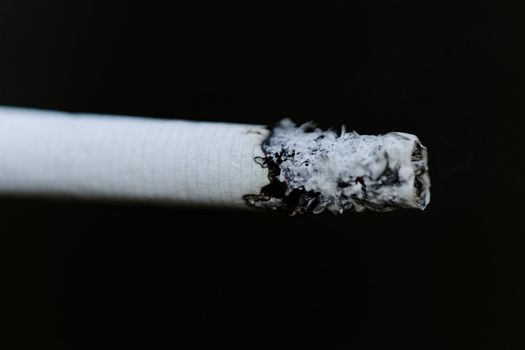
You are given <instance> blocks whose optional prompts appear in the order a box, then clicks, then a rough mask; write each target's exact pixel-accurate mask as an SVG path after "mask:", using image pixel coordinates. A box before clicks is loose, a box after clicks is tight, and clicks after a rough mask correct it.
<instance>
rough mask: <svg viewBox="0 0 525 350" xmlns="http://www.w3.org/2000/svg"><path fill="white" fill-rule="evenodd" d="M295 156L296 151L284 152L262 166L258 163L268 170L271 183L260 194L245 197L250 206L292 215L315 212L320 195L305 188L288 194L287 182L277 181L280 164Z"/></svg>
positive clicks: (276, 154) (265, 159)
mask: <svg viewBox="0 0 525 350" xmlns="http://www.w3.org/2000/svg"><path fill="white" fill-rule="evenodd" d="M263 150H264V147H263ZM294 156H295V151H293V152H292V153H290V154H287V153H286V152H285V151H284V150H283V151H281V152H280V153H275V154H274V155H272V156H267V157H266V158H264V161H263V163H262V164H261V163H260V162H257V163H258V164H260V165H261V166H263V167H264V168H268V179H269V180H270V183H269V184H268V185H266V186H264V187H263V188H262V189H261V192H260V193H259V194H248V195H245V196H244V197H243V199H244V200H245V201H246V203H247V204H248V205H249V206H251V207H256V208H265V209H268V210H283V211H285V212H287V213H289V214H291V215H294V214H306V213H310V212H314V211H315V208H317V206H318V204H319V203H320V193H318V192H314V191H306V190H305V189H304V188H299V189H297V188H296V189H293V190H292V191H290V192H289V193H288V194H287V190H288V186H287V185H286V183H285V182H282V181H279V180H278V179H277V177H278V176H279V175H280V173H281V169H280V168H279V164H281V163H282V162H283V160H284V159H288V158H293V157H294Z"/></svg>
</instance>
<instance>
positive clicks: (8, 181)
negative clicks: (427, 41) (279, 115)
mask: <svg viewBox="0 0 525 350" xmlns="http://www.w3.org/2000/svg"><path fill="white" fill-rule="evenodd" d="M307 129H308V130H307ZM426 157H427V156H426V148H425V147H423V146H422V145H421V143H420V142H419V140H418V139H417V137H415V136H414V135H409V134H404V133H389V134H386V135H382V136H366V135H365V136H361V135H358V134H356V133H346V132H344V130H343V131H342V132H341V134H339V135H338V134H336V133H335V132H333V131H322V130H319V129H315V128H313V127H311V125H303V126H300V127H297V126H295V124H293V123H291V122H290V121H286V120H285V121H283V122H281V123H280V124H279V125H277V126H275V127H274V128H273V129H272V128H267V127H265V126H260V125H244V124H233V123H211V122H192V121H180V120H159V119H152V118H139V117H124V116H103V115H95V114H72V113H65V112H55V111H39V110H31V109H22V108H8V107H0V193H4V194H11V195H23V194H31V195H45V196H60V197H64V196H65V197H77V198H87V199H89V198H94V199H110V200H122V199H124V200H135V201H151V202H165V203H174V204H179V205H195V206H221V207H238V208H248V207H255V208H266V209H271V210H285V211H288V212H289V213H291V214H297V213H299V214H304V213H310V212H313V213H319V212H322V211H323V210H328V211H331V212H333V213H341V212H343V211H347V210H352V211H361V210H364V209H370V210H377V211H386V210H391V209H394V208H419V209H424V208H425V206H426V205H427V204H428V202H429V200H430V192H429V186H430V180H429V178H428V172H427V170H428V166H427V159H426Z"/></svg>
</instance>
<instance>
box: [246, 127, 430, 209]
mask: <svg viewBox="0 0 525 350" xmlns="http://www.w3.org/2000/svg"><path fill="white" fill-rule="evenodd" d="M262 149H263V151H264V154H265V158H262V159H256V161H257V162H258V163H259V164H260V165H261V166H263V167H267V168H268V171H269V179H270V184H269V185H267V186H265V187H264V188H262V189H261V193H259V194H251V195H246V196H245V197H244V198H245V200H246V201H247V203H248V205H250V206H253V207H258V208H266V209H271V210H286V211H288V212H290V213H291V214H292V215H293V214H305V213H320V212H322V211H324V210H328V211H330V212H332V213H334V214H340V213H343V212H344V211H356V212H360V211H363V210H365V209H369V210H374V211H389V210H392V209H396V208H418V209H424V208H425V207H426V205H427V204H428V202H429V201H430V191H429V187H430V180H429V176H428V166H427V152H426V148H425V147H424V146H423V145H422V144H421V142H419V140H418V138H417V137H416V136H414V135H411V134H406V133H400V132H392V133H388V134H385V135H379V136H371V135H359V134H357V133H356V132H345V130H344V128H343V130H342V131H341V132H340V133H336V132H335V131H333V130H328V131H323V130H320V129H318V128H315V125H313V124H311V123H307V124H304V125H302V126H296V125H295V124H294V123H293V122H292V121H290V120H288V119H285V120H283V121H281V122H280V123H279V124H278V125H277V126H275V127H274V128H273V130H272V132H271V134H270V136H269V137H268V138H267V139H266V140H265V142H264V143H263V145H262Z"/></svg>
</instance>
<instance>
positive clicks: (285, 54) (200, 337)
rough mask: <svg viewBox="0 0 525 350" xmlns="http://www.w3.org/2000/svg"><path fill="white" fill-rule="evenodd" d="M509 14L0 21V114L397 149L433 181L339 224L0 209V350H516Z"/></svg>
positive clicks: (92, 6)
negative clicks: (304, 128)
mask: <svg viewBox="0 0 525 350" xmlns="http://www.w3.org/2000/svg"><path fill="white" fill-rule="evenodd" d="M167 3H170V4H169V5H168V4H167ZM524 11H525V5H524V4H523V3H521V4H520V3H519V2H517V1H515V2H512V3H508V4H506V3H504V2H500V1H492V2H487V1H477V2H475V3H474V4H467V3H465V2H461V1H455V2H452V3H450V4H446V3H444V2H428V1H387V2H377V1H348V2H344V1H339V2H337V3H335V4H331V5H329V4H327V3H326V2H320V1H319V2H317V4H315V5H308V4H306V3H302V4H293V5H292V4H288V3H284V2H278V3H275V4H270V3H269V2H253V1H247V2H244V3H240V4H239V3H237V4H226V3H224V2H222V1H217V2H214V3H201V2H197V1H171V2H165V3H154V2H141V3H140V4H138V5H134V4H131V3H130V2H124V1H122V2H117V1H107V0H104V1H103V0H100V1H58V0H53V1H18V0H12V1H6V0H4V1H2V2H1V4H0V104H2V105H18V106H27V107H39V108H50V109H60V110H68V111H81V112H100V113H115V114H117V113H118V114H129V115H144V116H153V117H162V118H175V117H176V118H186V119H195V120H224V121H231V122H249V123H265V124H266V123H274V122H276V121H278V120H279V119H281V118H283V117H291V118H293V119H294V120H296V121H297V122H303V121H308V120H316V121H319V123H320V125H321V126H323V127H328V126H332V125H340V124H342V123H344V124H346V125H347V127H348V128H349V129H355V130H357V131H358V132H360V133H382V132H387V131H391V130H400V131H406V132H411V133H415V134H417V135H418V136H419V137H420V138H421V140H422V141H423V143H424V144H425V145H426V146H428V148H429V152H430V165H431V177H432V181H433V187H432V202H431V204H430V205H429V207H428V209H427V210H425V211H424V212H419V211H399V212H393V213H386V214H375V213H364V214H359V215H356V214H347V215H343V216H332V215H329V214H327V215H324V214H323V215H319V216H309V217H288V216H286V215H279V214H268V213H258V212H254V213H251V212H237V211H220V210H204V209H203V210H197V209H191V210H190V209H183V208H169V207H168V208H167V207H155V206H144V205H138V204H137V205H133V204H126V205H117V204H106V203H97V202H91V203H79V202H73V201H71V202H69V201H48V200H44V199H37V198H34V199H24V200H22V199H14V198H5V197H0V259H1V265H0V266H1V267H0V272H1V274H2V275H1V277H2V281H1V288H2V290H3V291H4V292H6V293H2V294H4V295H5V296H4V297H2V302H1V305H2V308H1V310H2V311H0V315H1V317H2V318H3V319H4V320H5V321H7V327H3V328H2V332H3V333H4V331H5V334H4V335H2V336H1V337H0V342H2V343H5V344H6V346H3V348H5V349H14V348H17V347H18V348H24V349H29V348H53V349H63V348H64V349H84V348H85V349H115V348H124V347H131V346H139V347H141V348H152V349H157V348H174V347H177V346H178V347H179V348H181V349H193V348H195V349H206V348H216V347H219V346H225V348H240V349H252V348H258V347H262V348H266V349H271V348H280V347H283V348H288V349H293V348H298V349H301V348H312V349H346V348H352V349H374V348H382V349H434V348H435V349H518V348H523V346H524V345H525V342H524V336H525V334H524V332H523V331H524V330H523V318H524V317H525V288H524V287H525V286H524V283H523V282H524V278H523V276H524V271H523V269H524V267H525V264H524V263H525V261H524V259H523V252H524V251H525V238H524V236H523V234H524V233H525V232H524V231H525V230H524V227H523V215H524V209H525V208H524V205H523V202H522V198H523V196H524V195H525V193H524V187H523V178H522V177H523V170H524V169H523V163H522V154H523V152H524V151H525V141H524V135H523V132H524V122H523V119H522V118H523V115H524V112H525V98H524V93H525V80H524V78H525V41H524V40H525V35H524V34H525V21H524V20H523V19H524V16H525V12H524ZM4 306H5V307H4ZM7 344H9V345H7ZM183 344H184V345H183Z"/></svg>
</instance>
